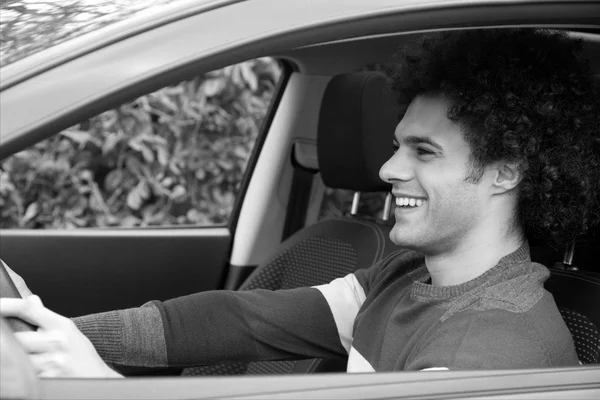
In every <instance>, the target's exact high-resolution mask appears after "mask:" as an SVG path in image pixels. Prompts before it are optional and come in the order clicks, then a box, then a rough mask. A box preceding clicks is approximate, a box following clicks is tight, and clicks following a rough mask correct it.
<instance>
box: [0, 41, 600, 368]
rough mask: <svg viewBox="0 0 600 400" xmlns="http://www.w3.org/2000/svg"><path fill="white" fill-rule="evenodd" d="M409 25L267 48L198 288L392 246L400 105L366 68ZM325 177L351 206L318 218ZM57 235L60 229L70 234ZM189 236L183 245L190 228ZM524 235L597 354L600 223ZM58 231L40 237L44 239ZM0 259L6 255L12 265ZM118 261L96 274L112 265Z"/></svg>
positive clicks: (591, 360) (335, 264)
mask: <svg viewBox="0 0 600 400" xmlns="http://www.w3.org/2000/svg"><path fill="white" fill-rule="evenodd" d="M572 34H573V35H577V36H581V37H582V38H583V39H584V41H585V45H584V49H585V52H586V56H587V57H588V58H589V59H590V62H591V64H592V67H593V68H594V70H595V71H596V72H597V74H599V75H600V33H598V32H582V31H578V32H573V33H572ZM417 36H418V35H417V34H402V35H398V34H389V35H372V36H362V37H359V38H352V39H347V40H335V41H331V42H325V43H319V44H316V45H308V46H302V47H299V48H295V49H293V50H289V51H282V52H279V53H277V54H271V55H270V56H273V57H275V58H277V59H278V60H279V61H280V62H281V63H282V64H283V65H284V68H285V71H286V72H285V77H284V78H283V79H282V83H281V89H280V92H279V93H278V94H277V96H278V98H277V101H276V102H275V104H274V106H273V109H272V110H271V111H270V113H269V115H268V117H267V121H266V122H265V123H264V125H263V127H264V129H265V134H264V137H263V138H262V139H261V142H260V143H259V144H258V145H257V150H256V151H255V155H254V156H253V158H252V159H251V160H250V165H251V168H249V171H251V175H250V176H248V177H246V178H245V179H246V180H245V181H244V182H243V183H242V187H243V189H242V191H241V193H242V194H243V196H241V198H242V199H241V200H239V203H238V204H236V211H235V212H236V218H235V219H234V222H233V223H232V224H231V225H230V226H229V227H228V229H230V231H231V234H232V237H231V238H228V240H229V239H230V241H231V243H230V242H229V241H225V242H224V243H221V242H219V243H218V244H216V243H211V244H210V245H207V248H211V247H214V246H215V245H216V246H219V248H222V249H223V250H222V251H223V252H225V251H226V250H225V249H227V251H228V249H229V248H230V249H231V251H230V252H229V254H227V256H226V257H224V258H222V259H219V260H212V261H210V262H214V263H222V264H227V265H228V269H227V272H226V273H223V270H221V269H219V270H216V271H215V272H214V276H211V277H210V279H211V281H210V283H206V281H204V283H206V287H205V288H203V289H210V288H211V287H213V288H216V287H218V286H219V285H221V287H222V288H225V289H234V290H251V289H256V288H263V289H269V290H276V289H287V288H293V287H299V286H313V285H319V284H323V283H326V282H329V281H331V280H332V279H335V278H337V277H340V276H343V275H346V274H348V273H351V272H352V271H354V270H356V269H359V268H366V267H368V266H370V265H372V264H373V263H374V262H376V261H378V260H381V259H383V258H385V257H386V256H388V255H390V254H391V253H393V252H394V251H397V250H398V249H397V248H396V247H395V246H394V245H393V243H391V241H390V240H389V237H388V233H389V230H390V229H391V227H392V226H393V223H394V221H393V216H391V215H390V214H391V213H390V210H391V201H392V198H391V196H390V194H389V185H388V184H385V183H384V182H382V181H381V180H380V179H379V175H378V172H379V168H380V166H381V165H382V164H383V163H384V162H385V160H387V158H388V157H389V156H390V155H391V154H392V143H391V142H392V137H391V134H392V132H393V131H394V128H395V126H396V124H397V122H398V119H399V115H401V111H402V110H399V109H398V107H396V106H394V104H393V101H392V99H391V94H390V93H389V92H388V91H387V89H386V87H387V86H386V76H385V74H384V73H383V72H379V71H373V70H371V71H367V70H366V69H367V67H369V66H373V65H382V64H385V63H388V62H390V57H391V55H392V54H394V53H395V52H396V51H397V50H398V49H399V48H401V47H402V46H403V44H404V43H406V42H408V41H411V40H415V39H416V37H417ZM369 69H373V68H369ZM326 188H331V189H341V190H346V191H351V192H352V193H353V194H354V195H353V200H352V206H351V207H350V209H348V210H345V215H344V216H343V217H339V218H328V219H319V210H320V209H321V207H322V202H323V198H324V191H325V189H326ZM367 194H369V195H373V194H375V195H376V196H380V197H381V199H382V203H383V204H384V207H383V209H382V210H381V213H380V214H379V215H375V216H374V215H361V214H360V213H359V212H358V210H359V209H360V207H359V206H360V203H361V196H363V197H364V196H365V195H367ZM599 195H600V194H599ZM167 233H168V232H167ZM62 238H63V239H64V238H67V239H64V240H68V239H69V237H68V235H65V236H64V237H62ZM119 238H120V237H117V239H119ZM29 239H31V238H29ZM63 239H61V240H63ZM188 239H189V241H190V244H189V246H190V247H189V248H190V249H191V248H193V246H194V240H193V239H194V238H193V237H192V238H188ZM3 240H4V241H5V242H4V246H5V250H3V254H2V258H3V259H13V260H18V259H19V255H17V254H11V253H10V251H11V250H9V248H10V246H11V245H12V246H13V249H19V250H18V251H19V252H21V253H23V252H25V250H23V245H22V244H20V243H21V241H22V240H23V238H22V237H20V236H18V235H16V236H4V237H3ZM33 240H34V242H33V243H34V246H35V240H41V239H40V237H38V238H37V239H36V238H34V239H33ZM162 240H165V239H164V238H162ZM166 240H168V239H166ZM529 240H530V246H531V254H532V259H533V260H534V261H537V262H540V263H542V264H544V265H546V266H547V267H548V268H549V269H550V271H551V278H550V279H549V280H548V281H547V283H546V288H547V290H548V291H550V292H551V293H552V294H553V296H554V298H555V300H556V303H557V305H558V306H559V309H560V311H561V314H562V315H563V318H564V319H565V322H566V324H567V326H568V328H569V330H570V331H571V333H572V335H573V338H574V341H575V345H576V349H577V353H578V356H579V360H580V363H581V364H588V365H589V364H600V310H599V308H598V304H600V267H599V266H598V261H597V260H598V259H599V258H600V226H598V227H596V228H595V230H594V231H593V232H588V233H587V234H586V235H583V236H581V237H578V238H577V239H576V240H575V242H574V243H572V244H571V245H570V246H568V247H567V248H566V249H554V248H552V247H550V246H548V245H547V244H545V243H544V242H543V241H541V240H539V239H538V238H535V237H531V238H529ZM29 243H32V242H29ZM59 243H60V242H57V241H53V242H52V243H48V244H46V243H44V244H43V246H44V247H43V248H44V249H46V248H47V247H49V246H54V247H56V246H60V244H59ZM186 243H187V242H186ZM121 245H122V244H115V246H121ZM40 246H42V245H40ZM186 246H187V245H186ZM159 248H160V246H159ZM45 251H46V250H45ZM48 251H50V250H48ZM81 251H82V252H84V251H85V248H84V250H81ZM220 251H221V250H219V252H220ZM114 252H115V253H118V250H114ZM43 254H51V255H52V257H55V259H56V260H58V261H60V260H62V261H64V263H65V265H67V264H69V265H70V264H74V262H73V260H72V259H70V258H68V257H70V256H69V255H64V254H61V255H60V256H59V255H56V253H48V252H45V253H43ZM185 255H186V256H189V255H190V252H188V253H186V254H185ZM108 257H111V256H110V255H109V256H108ZM8 261H9V262H8V264H9V265H11V266H12V265H15V266H16V265H17V262H10V260H8ZM130 261H131V260H130ZM107 263H108V262H107ZM115 265H116V264H115ZM120 265H123V264H120ZM107 268H108V267H107ZM118 268H120V267H114V269H112V270H111V269H107V270H104V271H103V272H102V274H110V273H117V272H116V269H118ZM24 275H25V278H26V280H27V281H28V282H29V280H28V279H27V278H28V276H27V274H24ZM222 275H223V276H222ZM150 278H152V279H158V278H157V277H156V276H153V277H150ZM150 278H148V279H150ZM196 278H199V277H198V276H191V275H188V276H187V277H184V278H183V279H186V280H188V281H190V284H192V285H193V280H194V279H196ZM36 279H37V280H38V281H40V280H41V279H42V278H39V277H38V278H35V277H32V278H31V282H33V284H32V287H35V286H36ZM90 279H92V278H90ZM94 279H98V280H99V281H101V280H102V279H105V278H103V277H98V276H94ZM86 282H87V281H86ZM221 282H223V283H222V284H221ZM40 286H41V285H40ZM106 287H110V286H106ZM84 289H85V288H84ZM52 290H56V286H54V288H53V289H52ZM141 296H147V297H152V293H151V292H150V291H147V292H144V293H143V294H141ZM42 298H43V296H42ZM147 300H151V298H146V301H147ZM110 306H111V307H113V304H110ZM93 311H98V310H93ZM345 362H346V360H343V359H332V360H323V359H315V360H301V361H273V362H251V363H245V362H236V363H224V364H219V365H208V366H198V367H193V368H186V369H183V370H181V369H180V370H170V371H149V370H132V371H124V372H126V373H128V374H130V375H153V374H158V375H165V374H166V375H179V374H181V375H182V376H198V375H242V374H248V375H267V374H307V373H320V372H336V371H344V370H345Z"/></svg>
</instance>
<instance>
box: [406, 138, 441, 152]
mask: <svg viewBox="0 0 600 400" xmlns="http://www.w3.org/2000/svg"><path fill="white" fill-rule="evenodd" d="M403 142H404V143H406V144H421V143H425V144H428V145H430V146H432V147H435V148H436V149H438V150H439V151H444V148H443V147H442V146H440V145H439V144H438V143H436V142H434V141H433V140H432V139H431V138H430V137H427V136H414V135H409V136H405V137H404V139H403Z"/></svg>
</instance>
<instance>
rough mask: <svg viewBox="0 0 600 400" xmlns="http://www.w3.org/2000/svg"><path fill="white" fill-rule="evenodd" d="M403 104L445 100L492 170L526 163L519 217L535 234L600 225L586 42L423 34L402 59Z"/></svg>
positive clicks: (594, 105)
mask: <svg viewBox="0 0 600 400" xmlns="http://www.w3.org/2000/svg"><path fill="white" fill-rule="evenodd" d="M395 68H396V70H395V72H394V73H393V74H392V78H391V88H392V90H393V92H394V93H395V96H396V99H397V102H398V105H406V104H408V103H409V102H410V100H412V99H413V98H414V97H415V96H418V95H428V94H443V95H445V96H447V97H448V98H449V99H450V100H451V102H452V106H451V107H450V108H449V110H448V118H449V119H451V120H453V121H454V122H457V123H459V124H460V125H461V127H462V130H463V134H464V137H465V140H466V141H467V142H468V143H469V144H470V146H471V153H472V154H471V164H472V168H471V170H472V172H471V174H470V175H469V176H468V177H467V178H466V179H467V180H468V181H472V182H477V181H478V179H480V177H481V174H482V171H483V168H484V167H485V166H486V165H489V164H490V163H492V162H495V161H500V160H506V161H511V162H518V163H519V165H521V170H522V172H523V175H524V178H523V181H522V182H521V184H520V186H519V187H520V192H519V193H520V202H519V216H520V220H521V222H522V226H523V228H524V229H525V231H526V233H527V234H528V236H530V235H531V234H533V235H534V236H535V237H537V238H540V239H543V240H545V241H547V242H548V243H549V244H551V245H553V246H562V245H565V244H568V243H570V242H572V241H573V240H574V239H575V237H576V236H577V235H579V234H582V233H585V232H586V231H587V230H588V229H589V228H591V227H592V226H593V225H595V224H597V223H598V221H599V220H600V83H599V79H598V78H596V77H594V75H593V71H592V70H591V68H590V66H589V63H588V61H587V60H586V59H585V58H584V57H583V56H582V52H581V40H576V39H574V38H572V37H570V36H568V35H567V34H565V33H564V32H560V31H549V30H534V29H493V30H492V29H490V30H467V31H460V32H446V33H441V34H439V33H438V34H432V35H428V36H426V37H423V38H422V39H421V40H420V41H418V42H417V43H415V44H413V45H411V46H409V47H407V48H406V49H404V51H402V52H400V53H399V55H398V56H397V58H396V66H395Z"/></svg>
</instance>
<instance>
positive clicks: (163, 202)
mask: <svg viewBox="0 0 600 400" xmlns="http://www.w3.org/2000/svg"><path fill="white" fill-rule="evenodd" d="M280 73H281V72H280V68H279V65H278V64H277V63H276V62H275V61H274V60H271V59H267V58H263V59H257V60H252V61H248V62H244V63H241V64H237V65H233V66H229V67H226V68H224V69H221V70H217V71H214V72H210V73H207V74H205V75H203V76H199V77H197V78H195V79H192V80H190V81H185V82H181V83H180V84H177V85H174V86H170V87H166V88H164V89H161V90H159V91H157V92H154V93H151V94H148V95H146V96H143V97H140V98H138V99H136V100H134V101H132V102H130V103H127V104H124V105H122V106H120V107H119V108H117V109H113V110H110V111H107V112H104V113H102V114H100V115H98V116H96V117H94V118H92V119H90V120H88V121H84V122H82V123H80V124H79V125H77V126H73V127H71V128H69V129H66V130H65V131H62V132H60V133H59V134H57V135H54V136H53V137H51V138H49V139H47V140H45V141H43V142H41V143H38V144H36V145H34V146H32V147H31V148H29V149H27V150H25V151H22V152H20V153H18V154H15V155H14V156H12V157H10V158H8V159H6V160H5V161H4V162H3V163H2V164H0V228H3V229H6V228H80V227H109V226H121V227H133V226H158V225H177V224H194V225H213V224H223V223H225V222H226V221H227V219H228V216H229V214H230V211H231V209H232V206H233V203H234V200H235V195H236V192H237V189H238V186H239V183H240V181H241V179H242V175H243V173H244V170H245V167H246V163H247V161H248V158H249V156H250V153H251V151H252V148H253V145H254V143H255V140H256V137H257V135H258V131H259V125H260V123H261V121H262V119H263V118H264V117H265V115H266V111H267V107H268V105H269V102H270V100H271V98H272V96H273V91H274V87H275V84H276V83H277V81H278V79H279V76H280Z"/></svg>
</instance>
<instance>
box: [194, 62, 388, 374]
mask: <svg viewBox="0 0 600 400" xmlns="http://www.w3.org/2000/svg"><path fill="white" fill-rule="evenodd" d="M396 124H397V117H396V113H395V111H394V108H393V100H392V98H391V95H390V94H389V93H388V91H387V79H386V77H385V76H384V75H382V74H379V73H371V72H361V73H353V74H344V75H339V76H336V77H334V78H332V80H331V81H330V82H329V84H328V86H327V88H326V90H325V93H324V95H323V103H322V106H321V111H320V115H319V125H318V126H319V128H318V134H317V154H318V158H319V168H320V172H321V176H322V178H323V181H324V182H325V184H326V185H327V186H329V187H332V188H339V189H348V190H353V191H360V192H365V191H366V192H378V191H381V192H384V191H389V190H390V186H389V185H388V184H386V183H385V182H383V181H382V180H381V179H380V178H379V168H380V167H381V165H383V163H384V162H385V161H386V160H387V159H388V158H389V157H390V156H391V154H392V146H391V140H392V135H393V132H394V129H395V127H396ZM389 230H390V226H385V225H382V224H378V223H376V222H373V221H367V220H362V219H360V218H357V217H347V218H332V219H326V220H323V221H320V222H317V223H316V224H314V225H311V226H308V227H305V228H303V229H301V230H299V231H298V232H296V233H295V234H293V235H292V236H291V237H289V238H288V239H287V240H285V241H284V242H283V243H282V244H281V245H280V247H279V249H278V250H277V251H276V252H275V254H274V255H273V256H272V257H271V258H270V259H269V260H267V261H265V262H264V263H262V264H260V265H259V266H258V267H257V268H256V270H255V271H253V273H252V274H250V276H249V277H248V278H247V279H246V281H245V282H244V284H243V285H242V286H241V288H240V290H252V289H259V288H260V289H269V290H277V289H290V288H295V287H305V286H315V285H321V284H325V283H328V282H330V281H332V280H333V279H335V278H339V277H342V276H345V275H347V274H349V273H351V272H353V271H355V270H357V269H359V268H368V267H370V266H371V265H373V264H374V263H376V262H377V261H379V260H381V259H382V258H384V257H385V256H386V255H388V254H390V253H391V252H392V251H393V250H394V249H395V248H394V245H393V243H391V241H390V240H389ZM325 365H328V366H331V365H334V366H335V367H334V368H339V369H345V360H332V361H331V360H330V361H329V362H322V360H305V361H300V362H298V361H273V362H251V363H242V362H240V363H226V364H220V365H211V366H203V367H196V368H187V369H186V370H184V372H183V375H238V374H284V373H307V372H313V371H316V370H320V369H322V368H330V367H324V366H325Z"/></svg>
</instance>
